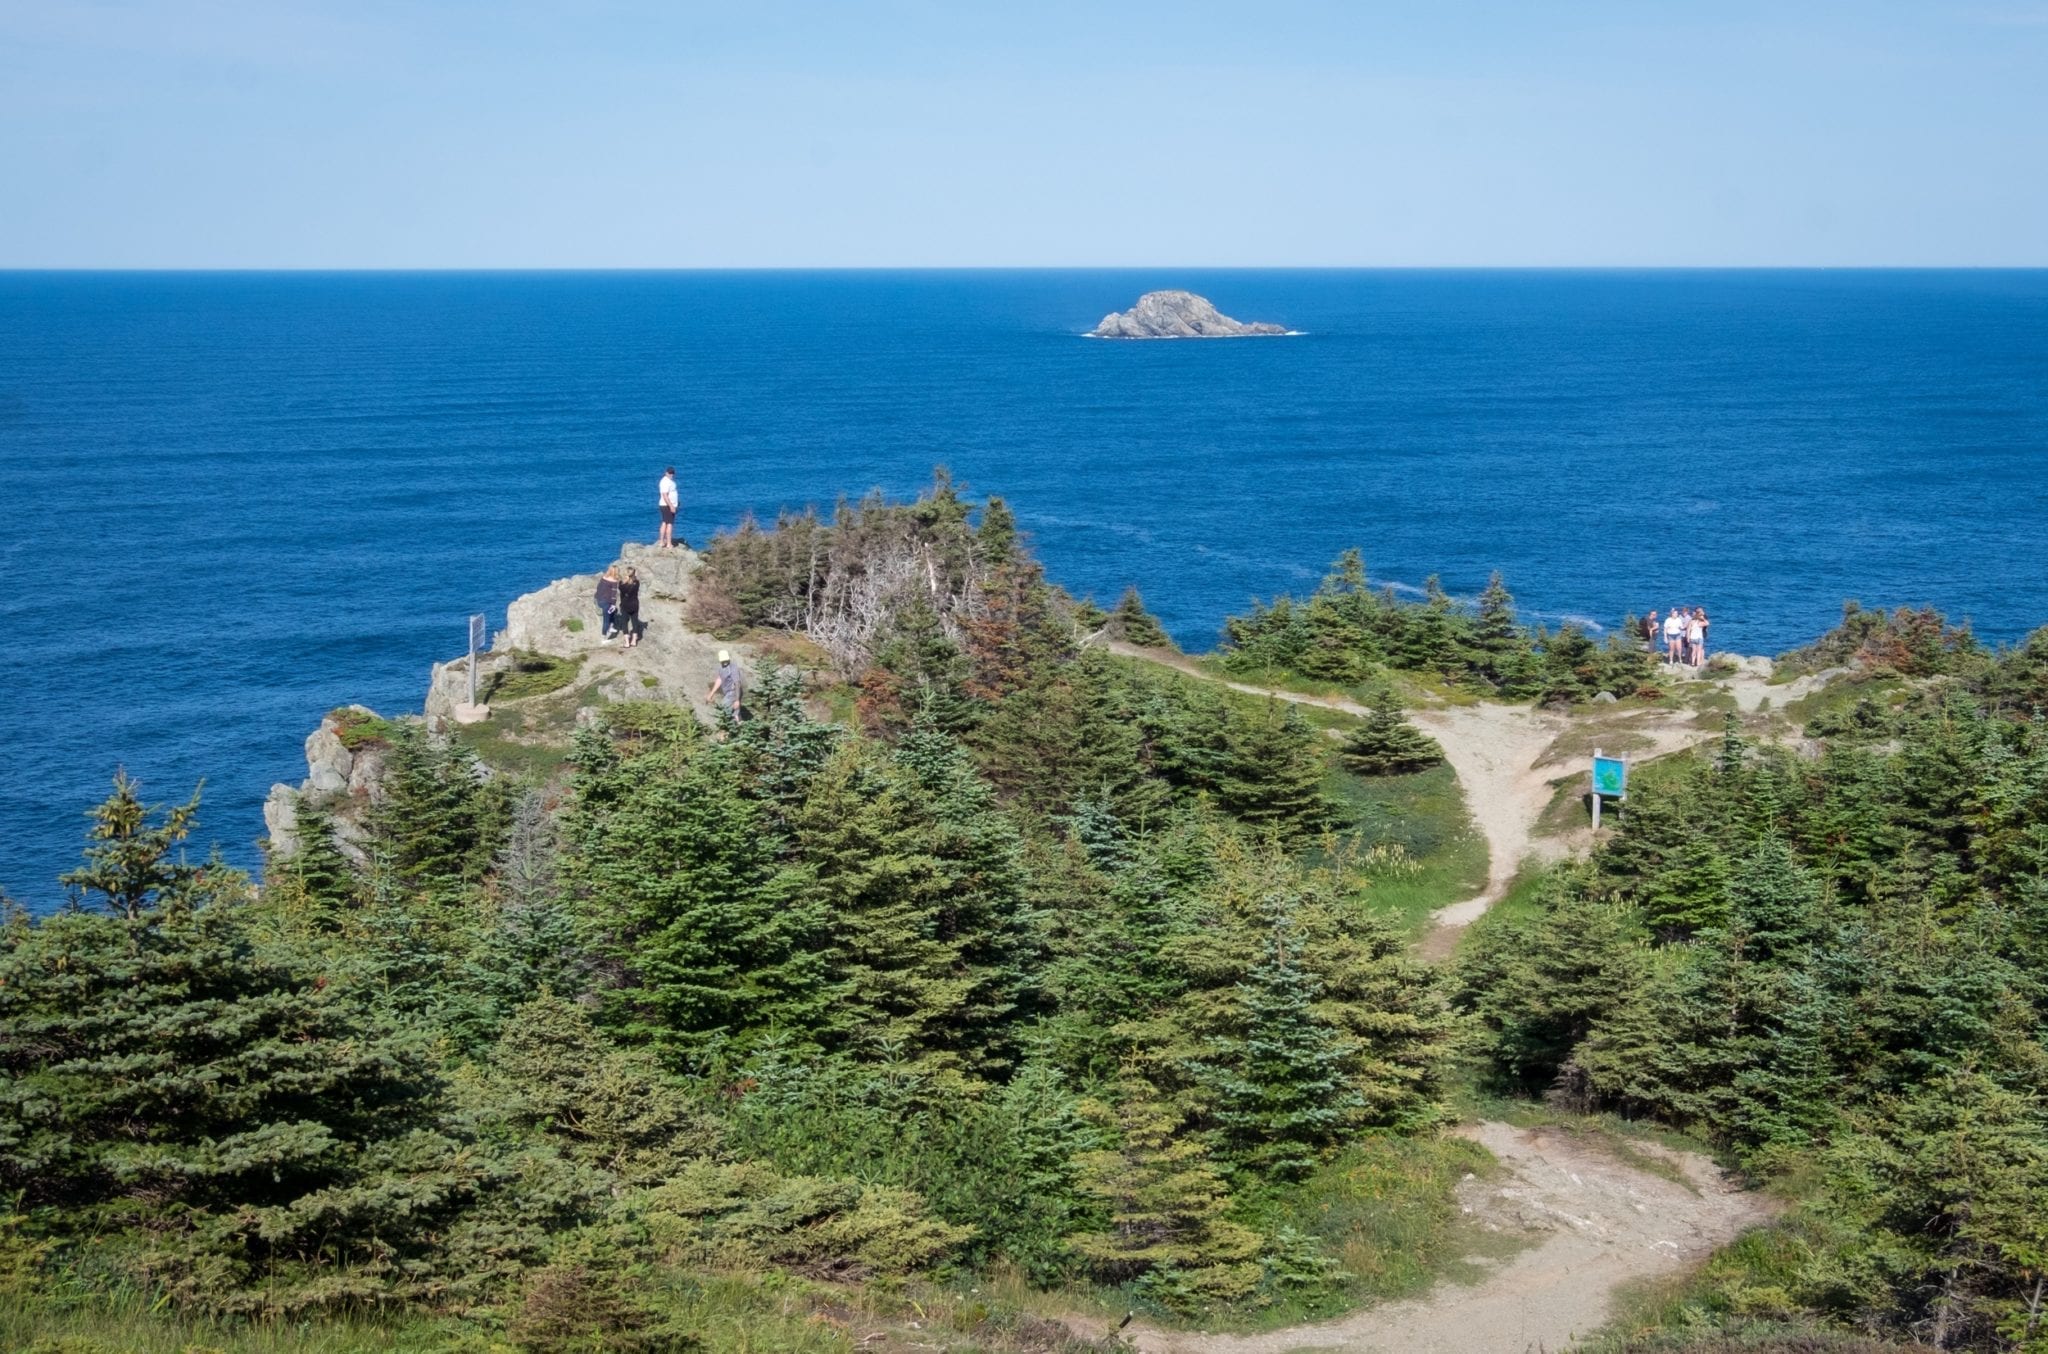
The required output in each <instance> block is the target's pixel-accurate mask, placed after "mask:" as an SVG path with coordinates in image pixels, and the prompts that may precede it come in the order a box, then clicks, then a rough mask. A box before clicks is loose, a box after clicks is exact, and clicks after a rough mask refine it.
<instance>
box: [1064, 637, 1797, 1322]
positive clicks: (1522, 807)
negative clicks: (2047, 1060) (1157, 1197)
mask: <svg viewBox="0 0 2048 1354" xmlns="http://www.w3.org/2000/svg"><path fill="white" fill-rule="evenodd" d="M1105 647H1107V648H1109V649H1110V650H1111V651H1113V652H1115V653H1119V654H1123V655H1126V656H1128V657H1132V658H1142V659H1145V660H1147V661H1150V662H1154V663H1162V664H1165V665H1166V666H1168V667H1172V668H1176V669H1178V670H1180V671H1182V672H1185V673H1188V674H1190V675H1191V676H1195V677H1198V678H1201V679H1202V680H1204V681H1210V682H1216V683H1218V684H1219V685H1222V686H1227V687H1229V688H1230V689H1231V690H1233V691H1242V692H1245V693H1247V694H1249V695H1255V696H1271V697H1274V698H1276V699H1279V700H1284V701H1293V702H1296V703H1297V704H1303V705H1319V706H1322V707H1324V708H1326V709H1331V710H1342V711H1345V712H1346V713H1349V714H1356V715H1364V714H1367V713H1369V712H1368V711H1367V709H1366V708H1365V707H1364V706H1362V705H1360V704H1359V703H1357V702H1356V701H1353V700H1349V699H1347V698H1345V697H1342V696H1312V695H1304V694H1302V693H1300V692H1294V691H1281V690H1277V689H1273V688H1269V687H1262V686H1256V685H1253V684H1251V683H1249V682H1235V681H1229V680H1227V679H1224V678H1219V677H1217V676H1216V675H1215V674H1213V673H1209V672H1205V671H1203V670H1202V669H1201V668H1200V667H1198V666H1197V665H1196V664H1195V663H1194V662H1193V661H1192V660H1191V659H1188V658H1186V657H1184V656H1182V655H1180V654H1170V653H1165V652H1162V651H1160V650H1156V649H1140V648H1136V647H1134V646H1132V645H1128V644H1122V643H1116V642H1111V643H1109V644H1107V645H1106V646H1105ZM1726 689H1728V690H1729V691H1731V692H1732V694H1733V695H1734V697H1735V702H1736V706H1737V708H1738V709H1739V710H1742V711H1744V712H1746V713H1747V712H1754V711H1756V710H1759V709H1760V708H1762V706H1763V703H1764V701H1765V700H1766V699H1767V698H1775V699H1776V701H1777V702H1778V703H1779V704H1782V703H1783V702H1785V701H1787V700H1791V699H1796V698H1797V697H1799V696H1801V695H1804V694H1805V693H1806V691H1807V690H1810V689H1811V684H1810V683H1808V681H1807V680H1806V679H1801V681H1800V682H1795V683H1792V684H1791V685H1790V686H1789V687H1777V688H1770V687H1767V686H1766V684H1765V682H1764V680H1763V677H1762V676H1761V675H1759V674H1754V673H1748V672H1745V673H1741V674H1739V675H1738V676H1737V677H1736V678H1735V679H1734V680H1732V681H1730V682H1728V683H1726ZM1408 717H1409V719H1411V720H1412V721H1413V722H1414V723H1415V724H1416V726H1417V727H1419V728H1421V729H1423V730H1424V731H1425V732H1427V733H1428V734H1429V735H1430V736H1431V737H1433V738H1435V739H1436V740H1437V742H1438V743H1439V744H1440V745H1441V746H1442V747H1443V750H1444V759H1445V760H1446V761H1448V762H1449V763H1450V765H1451V769H1452V770H1453V771H1455V772H1457V775H1458V782H1459V785H1460V786H1461V787H1462V789H1463V791H1464V794H1465V803H1466V808H1467V810H1468V811H1469V812H1470V814H1471V816H1472V821H1473V823H1474V825H1475V826H1476V827H1477V828H1478V830H1479V831H1480V832H1481V833H1482V834H1483V835H1484V837H1485V839H1486V847H1487V878H1486V887H1485V888H1484V889H1482V890H1481V891H1480V892H1479V893H1477V894H1475V895H1473V896H1472V897H1470V898H1467V899H1464V900H1462V901H1460V902H1457V903H1453V904H1451V905H1450V906H1448V907H1444V908H1441V909H1439V910H1438V911H1437V912H1436V913H1435V917H1434V920H1435V925H1434V926H1433V927H1432V929H1431V930H1430V932H1429V934H1428V935H1427V936H1425V937H1424V938H1423V940H1422V941H1421V943H1420V945H1419V947H1418V948H1419V950H1420V952H1421V953H1422V954H1424V955H1425V956H1428V957H1431V958H1436V959H1442V958H1446V957H1448V956H1449V955H1450V953H1451V951H1452V950H1453V949H1454V948H1455V947H1456V945H1457V942H1458V938H1459V937H1460V936H1461V935H1462V934H1463V932H1464V928H1465V927H1467V926H1469V925H1470V924H1471V923H1472V922H1474V921H1477V920H1478V919H1479V918H1480V917H1481V916H1482V915H1483V914H1484V913H1485V912H1486V910H1487V908H1489V907H1491V906H1492V905H1493V904H1494V903H1496V902H1498V901H1499V900H1500V898H1501V896H1502V895H1503V894H1505V893H1506V892H1507V890H1508V887H1509V886H1510V885H1511V884H1512V883H1513V882H1514V878H1515V875H1516V873H1517V872H1518V871H1519V870H1520V869H1521V867H1522V864H1523V862H1524V861H1525V860H1526V859H1527V858H1528V857H1530V856H1531V855H1549V856H1552V857H1557V856H1562V855H1565V854H1566V853H1568V852H1570V851H1572V850H1574V849H1578V848H1581V847H1583V846H1585V845H1589V844H1590V842H1591V834H1590V832H1585V833H1577V834H1573V836H1572V838H1570V839H1560V838H1556V837H1546V838H1538V837H1537V836H1536V835H1535V829H1536V824H1537V821H1538V819H1539V818H1540V817H1541V816H1542V814H1543V811H1544V809H1545V808H1546V807H1548V806H1549V804H1550V801H1551V799H1552V797H1553V795H1554V793H1555V786H1554V782H1555V781H1556V780H1557V778H1558V777H1560V776H1564V775H1569V774H1572V773H1573V771H1575V770H1579V769H1583V766H1584V761H1585V753H1586V752H1588V751H1590V746H1588V747H1585V748H1581V747H1580V746H1579V745H1580V744H1582V743H1585V742H1586V740H1587V739H1588V738H1589V737H1595V736H1604V737H1606V738H1608V739H1610V740H1613V741H1610V742H1609V744H1608V746H1611V747H1616V748H1619V747H1622V746H1627V747H1630V748H1631V749H1632V751H1631V753H1630V755H1631V756H1634V757H1638V758H1650V757H1660V756H1664V755H1666V754H1668V753H1673V752H1678V751H1681V750H1683V749H1685V748H1688V747H1693V746H1696V745H1698V744H1700V743H1704V742H1708V741H1711V740H1713V739H1715V738H1717V737H1719V736H1720V735H1719V733H1718V731H1716V730H1714V729H1712V728H1710V727H1703V726H1702V724H1700V723H1699V722H1697V721H1696V720H1695V719H1694V718H1693V712H1692V711H1690V710H1641V711H1636V710H1628V711H1622V712H1618V713H1617V714H1615V715H1612V716H1608V717H1598V718H1586V717H1581V718H1578V719H1574V718H1573V717H1571V716H1568V715H1563V714H1557V713H1553V712H1550V711H1545V710H1539V709H1536V708H1534V707H1531V706H1527V705H1504V704H1497V703H1480V704H1476V705H1443V706H1436V707H1430V708H1418V709H1411V710H1410V711H1409V712H1408ZM1458 1131H1459V1132H1460V1133H1462V1134H1464V1135H1465V1136H1467V1137H1469V1138H1472V1139H1473V1140H1475V1141H1477V1142H1478V1143H1480V1144H1481V1145H1482V1146H1484V1147H1485V1148H1486V1149H1487V1150H1488V1151H1490V1152H1491V1153H1493V1155H1494V1157H1495V1158H1496V1160H1497V1161H1498V1162H1499V1169H1498V1171H1497V1172H1496V1173H1494V1174H1493V1175H1492V1176H1490V1177H1489V1178H1486V1179H1478V1178H1468V1179H1467V1180H1466V1181H1465V1182H1464V1184H1462V1185H1461V1186H1460V1187H1459V1200H1460V1203H1461V1204H1462V1205H1463V1207H1464V1210H1465V1212H1466V1214H1467V1217H1468V1218H1469V1220H1470V1222H1471V1223H1472V1224H1473V1225H1474V1226H1476V1227H1478V1228H1480V1229H1482V1230H1483V1231H1486V1232H1489V1233H1492V1234H1494V1235H1496V1236H1502V1237H1506V1238H1509V1239H1512V1240H1519V1241H1522V1242H1523V1243H1525V1244H1524V1245H1523V1247H1522V1249H1520V1250H1517V1251H1515V1252H1514V1253H1513V1254H1511V1255H1510V1256H1508V1257H1507V1258H1506V1259H1489V1258H1487V1257H1484V1256H1474V1257H1470V1259H1469V1264H1470V1265H1471V1266H1472V1267H1473V1268H1474V1269H1476V1270H1477V1271H1478V1274H1477V1277H1476V1279H1474V1280H1472V1281H1471V1282H1464V1283H1460V1282H1453V1281H1449V1280H1446V1281H1443V1282H1439V1283H1438V1284H1437V1285H1436V1287H1435V1288H1434V1289H1432V1290H1431V1291H1430V1292H1428V1293H1426V1294H1424V1295H1422V1296H1420V1297H1415V1298H1406V1299H1402V1300H1400V1301H1397V1302H1386V1303H1381V1304H1379V1305H1377V1306H1374V1307H1370V1308H1367V1309H1366V1310H1363V1311H1360V1312H1354V1313H1352V1314H1351V1315H1349V1316H1345V1317H1341V1318H1338V1319H1336V1320H1333V1321H1326V1322H1318V1323H1315V1324H1311V1325H1303V1326H1292V1327H1288V1328H1285V1329H1282V1330H1276V1331H1265V1332H1261V1333H1258V1334H1254V1335H1214V1334H1209V1333H1206V1332H1191V1331H1167V1330H1161V1329H1159V1328H1157V1327H1154V1326H1147V1325H1134V1326H1132V1327H1130V1328H1128V1329H1127V1330H1125V1331H1124V1336H1125V1338H1126V1339H1127V1340H1128V1341H1129V1342H1130V1343H1131V1344H1132V1345H1133V1346H1135V1347H1136V1348H1137V1349H1138V1350H1140V1351H1143V1354H1290V1351H1296V1350H1304V1351H1305V1350H1343V1351H1347V1352H1349V1351H1357V1352H1358V1354H1537V1352H1538V1351H1553V1352H1554V1351H1558V1350H1563V1349H1566V1348H1569V1347H1570V1346H1571V1344H1572V1343H1573V1342H1574V1341H1575V1340H1577V1339H1579V1338H1581V1337H1583V1336H1586V1335H1589V1334H1591V1333H1592V1332H1593V1331H1595V1330H1596V1329H1598V1328H1599V1327H1600V1326H1601V1325H1603V1324H1605V1323H1606V1321H1607V1320H1608V1318H1609V1316H1610V1315H1611V1311H1612V1306H1613V1300H1614V1294H1615V1292H1616V1290H1617V1289H1619V1288H1620V1287H1621V1286H1622V1285H1624V1284H1626V1283H1630V1282H1633V1281H1636V1280H1640V1279H1650V1278H1656V1277H1659V1276H1662V1275H1667V1274H1672V1273H1676V1272H1679V1271H1682V1270H1684V1269H1687V1268H1689V1267H1691V1266H1692V1265H1694V1264H1696V1263H1698V1262H1699V1261H1701V1260H1703V1259H1705V1258H1706V1256H1707V1255H1709V1254H1710V1253H1711V1252H1712V1251H1713V1250H1714V1249H1715V1248H1717V1247H1719V1246H1722V1245H1725V1244H1726V1243H1728V1242H1730V1241H1732V1240H1734V1239H1735V1237H1736V1236H1738V1235H1740V1234H1741V1233H1742V1232H1743V1231H1745V1230H1746V1229H1748V1228H1749V1227H1752V1226H1755V1225H1756V1224H1758V1223H1761V1222H1764V1221H1766V1220H1767V1219H1768V1218H1769V1216H1770V1214H1771V1211H1772V1210H1771V1206H1770V1203H1769V1201H1768V1200H1766V1199H1763V1198H1761V1197H1759V1196H1757V1195H1755V1194H1751V1193H1745V1192H1743V1191H1742V1190H1741V1189H1739V1188H1738V1187H1737V1186H1736V1185H1735V1184H1734V1183H1733V1182H1731V1181H1730V1180H1729V1179H1728V1178H1727V1177H1726V1176H1725V1175H1724V1174H1723V1173H1722V1172H1721V1171H1720V1170H1719V1169H1718V1168H1717V1167H1716V1166H1715V1165H1714V1164H1713V1162H1711V1161H1709V1160H1708V1159H1706V1158H1705V1157H1701V1156H1698V1155H1695V1154H1691V1153H1682V1152H1673V1151H1670V1150H1667V1149H1664V1148H1661V1147H1657V1146H1654V1145H1650V1144H1640V1143H1637V1144H1631V1145H1630V1149H1629V1150H1630V1152H1631V1155H1633V1156H1634V1157H1635V1160H1634V1161H1628V1160H1623V1159H1622V1158H1621V1157H1619V1156H1617V1155H1615V1154H1614V1153H1613V1152H1612V1151H1610V1150H1608V1149H1607V1148H1606V1147H1604V1146H1602V1145H1601V1144H1600V1143H1599V1142H1598V1141H1597V1140H1596V1139H1591V1138H1588V1137H1583V1136H1580V1135H1577V1134H1574V1133H1572V1132H1570V1131H1568V1130H1564V1129H1557V1128H1515V1127H1513V1126H1511V1125H1508V1124H1502V1123H1480V1124H1475V1125H1468V1126H1466V1127H1464V1128H1461V1129H1459V1130H1458ZM1645 1157H1649V1158H1654V1159H1655V1160H1651V1161H1645V1160H1643V1158H1645ZM1071 1324H1073V1325H1074V1326H1075V1327H1076V1329H1079V1330H1082V1331H1083V1333H1084V1334H1088V1335H1091V1336H1100V1335H1103V1334H1106V1333H1107V1330H1106V1327H1104V1328H1099V1329H1088V1327H1091V1326H1094V1325H1096V1323H1093V1322H1080V1321H1076V1322H1073V1323H1071Z"/></svg>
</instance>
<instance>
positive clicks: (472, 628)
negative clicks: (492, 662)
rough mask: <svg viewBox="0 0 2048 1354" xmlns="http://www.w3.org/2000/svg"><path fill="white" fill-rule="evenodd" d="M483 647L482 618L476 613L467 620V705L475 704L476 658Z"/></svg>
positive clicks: (480, 614) (479, 613)
mask: <svg viewBox="0 0 2048 1354" xmlns="http://www.w3.org/2000/svg"><path fill="white" fill-rule="evenodd" d="M483 647H484V618H483V613H482V612H478V613H477V614H476V615H474V616H471V617H470V618H469V703H470V704H471V705H475V704H476V656H477V653H478V652H479V651H480V650H481V649H482V648H483Z"/></svg>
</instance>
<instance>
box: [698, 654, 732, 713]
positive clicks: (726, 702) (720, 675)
mask: <svg viewBox="0 0 2048 1354" xmlns="http://www.w3.org/2000/svg"><path fill="white" fill-rule="evenodd" d="M704 699H705V700H708V701H710V702H711V704H712V705H713V706H714V707H715V708H717V709H720V710H723V711H725V712H726V713H727V714H730V715H731V716H732V717H733V718H734V719H738V718H739V717H740V669H739V665H738V664H737V663H734V662H733V661H732V654H731V653H730V652H728V651H727V650H725V649H720V650H719V651H718V672H717V673H716V674H715V675H714V676H713V677H712V678H711V686H710V687H709V688H708V689H707V690H706V691H705V692H704Z"/></svg>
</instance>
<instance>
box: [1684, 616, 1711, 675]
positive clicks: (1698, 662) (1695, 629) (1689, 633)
mask: <svg viewBox="0 0 2048 1354" xmlns="http://www.w3.org/2000/svg"><path fill="white" fill-rule="evenodd" d="M1685 647H1686V648H1688V649H1690V650H1692V655H1691V656H1692V665H1693V666H1694V667H1696V668H1703V667H1705V666H1706V665H1707V609H1706V608H1705V607H1703V606H1696V607H1694V608H1693V609H1692V619H1691V620H1689V621H1687V622H1686V626H1685Z"/></svg>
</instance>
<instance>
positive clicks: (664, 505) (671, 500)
mask: <svg viewBox="0 0 2048 1354" xmlns="http://www.w3.org/2000/svg"><path fill="white" fill-rule="evenodd" d="M655 492H656V494H657V495H658V497H659V498H660V500H661V534H660V535H659V536H657V537H656V538H655V542H656V544H658V545H659V546H660V547H661V548H662V549H663V550H673V549H675V548H676V509H677V508H678V507H680V506H682V501H683V500H682V497H681V495H679V494H677V493H676V468H675V467H674V466H670V467H669V468H668V469H666V470H664V471H662V472H661V484H660V486H659V487H658V488H657V490H656V491H655Z"/></svg>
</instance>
